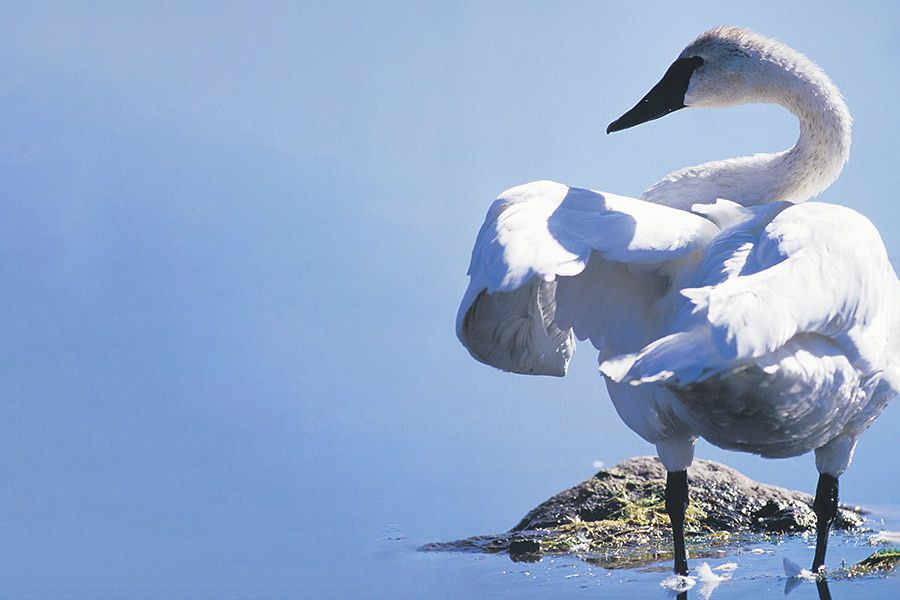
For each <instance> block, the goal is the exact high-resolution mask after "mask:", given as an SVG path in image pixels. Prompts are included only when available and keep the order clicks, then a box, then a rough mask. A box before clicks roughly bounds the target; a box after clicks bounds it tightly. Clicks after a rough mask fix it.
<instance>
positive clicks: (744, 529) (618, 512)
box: [421, 457, 865, 568]
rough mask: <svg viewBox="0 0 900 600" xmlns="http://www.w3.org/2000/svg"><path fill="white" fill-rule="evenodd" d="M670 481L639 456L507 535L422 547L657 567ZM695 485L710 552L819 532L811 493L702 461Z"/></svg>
mask: <svg viewBox="0 0 900 600" xmlns="http://www.w3.org/2000/svg"><path fill="white" fill-rule="evenodd" d="M665 483H666V470H665V468H664V467H663V466H662V464H661V463H660V462H659V460H658V459H656V458H651V457H637V458H631V459H628V460H626V461H623V462H621V463H619V464H618V465H616V466H615V467H611V468H609V469H604V470H602V471H600V472H599V473H597V474H596V475H594V476H593V477H591V478H590V479H588V480H587V481H584V482H582V483H580V484H578V485H576V486H575V487H572V488H569V489H568V490H565V491H563V492H560V493H559V494H556V495H555V496H553V497H552V498H550V499H549V500H547V501H545V502H543V503H541V504H540V505H539V506H537V507H536V508H534V509H533V510H531V511H530V512H529V513H528V514H527V515H525V517H524V518H523V519H522V520H521V521H519V523H518V524H517V525H516V526H515V527H513V528H512V529H511V530H510V531H509V532H507V533H504V534H499V535H485V536H477V537H473V538H468V539H465V540H457V541H455V542H442V543H433V544H427V545H425V546H423V547H422V548H421V549H422V550H456V551H469V552H471V551H476V552H491V553H495V552H508V553H509V554H510V557H511V558H513V560H529V561H531V560H540V556H541V555H542V554H564V553H569V552H577V553H581V554H585V553H594V554H597V555H598V556H599V558H594V559H592V560H593V561H595V562H597V563H598V564H602V565H603V566H606V567H610V568H617V567H628V566H636V565H639V564H650V563H652V562H655V561H658V560H659V559H660V558H661V557H665V556H666V555H667V554H668V553H669V552H670V551H671V531H670V523H669V517H668V515H667V514H666V512H665V499H664V497H665V496H664V495H665ZM688 484H689V486H690V504H689V506H688V510H687V514H686V520H685V532H686V534H687V536H688V538H689V543H690V539H692V538H693V539H699V538H701V537H703V538H704V539H705V543H704V547H706V548H710V547H714V546H717V545H718V546H722V545H727V544H729V543H734V540H736V539H738V538H741V537H742V536H752V535H756V536H757V537H758V536H762V535H773V534H786V533H800V532H805V531H810V532H814V531H815V524H816V516H815V513H814V512H813V510H812V503H813V496H812V495H810V494H806V493H803V492H796V491H792V490H787V489H785V488H780V487H777V486H773V485H767V484H764V483H759V482H757V481H753V480H752V479H750V478H748V477H746V476H744V475H742V474H741V473H739V472H738V471H736V470H734V469H732V468H730V467H726V466H725V465H721V464H718V463H714V462H710V461H705V460H699V459H697V460H694V463H693V465H692V466H691V468H690V469H688ZM864 523H865V517H863V516H862V511H861V509H859V508H858V507H850V506H847V505H841V508H840V510H839V515H838V518H837V519H836V520H835V523H834V525H833V527H834V528H835V529H843V530H851V529H858V528H860V527H862V526H863V524H864ZM598 553H599V554H598ZM601 555H602V556H601Z"/></svg>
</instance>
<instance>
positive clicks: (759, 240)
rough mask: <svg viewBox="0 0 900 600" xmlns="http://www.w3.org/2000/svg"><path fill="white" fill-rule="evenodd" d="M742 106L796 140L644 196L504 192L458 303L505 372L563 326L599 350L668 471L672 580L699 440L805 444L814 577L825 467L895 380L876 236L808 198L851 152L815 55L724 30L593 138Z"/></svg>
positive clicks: (555, 354) (551, 340)
mask: <svg viewBox="0 0 900 600" xmlns="http://www.w3.org/2000/svg"><path fill="white" fill-rule="evenodd" d="M750 102H766V103H778V104H781V105H782V106H784V107H786V108H787V109H788V110H790V111H791V112H792V113H793V114H794V115H796V116H797V118H798V119H799V121H800V137H799V139H798V141H797V143H796V145H794V147H792V148H791V149H789V150H786V151H784V152H781V153H777V154H757V155H755V156H749V157H744V158H737V159H730V160H723V161H717V162H710V163H706V164H702V165H699V166H696V167H690V168H686V169H682V170H680V171H677V172H675V173H672V174H670V175H668V176H667V177H665V178H664V179H663V180H662V181H660V182H658V183H656V184H655V185H653V186H652V187H650V188H649V189H648V190H647V191H646V192H645V193H644V194H643V196H642V198H641V199H639V200H638V199H634V198H626V197H622V196H617V195H615V194H608V193H603V192H595V191H590V190H584V189H576V188H570V187H567V186H565V185H562V184H559V183H554V182H550V181H538V182H534V183H530V184H526V185H523V186H519V187H515V188H512V189H510V190H508V191H506V192H504V193H503V194H501V195H500V197H499V198H498V199H497V200H496V201H495V202H494V203H493V205H492V206H491V207H490V209H489V211H488V214H487V218H486V220H485V222H484V225H483V226H482V227H481V230H480V231H479V233H478V237H477V239H476V242H475V248H474V250H473V251H472V261H471V265H470V267H469V275H470V283H469V287H468V290H467V291H466V294H465V297H464V298H463V301H462V305H461V306H460V309H459V314H458V317H457V335H458V337H459V339H460V340H461V341H462V343H463V344H464V345H465V347H466V348H467V349H468V350H469V352H470V353H471V354H472V356H474V357H475V358H476V359H478V360H480V361H482V362H485V363H487V364H489V365H492V366H494V367H497V368H500V369H503V370H506V371H513V372H516V373H528V374H545V375H560V376H561V375H564V374H565V372H566V368H567V365H568V361H569V358H570V357H571V356H572V352H573V351H574V348H575V341H574V338H575V337H578V338H579V339H582V340H584V339H589V340H590V341H591V343H592V344H593V345H594V347H596V348H597V349H598V350H599V352H600V363H601V365H600V369H601V371H602V373H603V375H604V376H605V379H606V385H607V389H608V390H609V395H610V397H611V399H612V402H613V404H614V405H615V408H616V410H617V412H618V413H619V415H620V416H621V418H622V420H623V421H624V422H625V423H626V424H627V425H628V426H629V427H630V428H631V429H633V430H634V431H635V432H636V433H638V434H639V435H640V436H641V437H643V438H644V439H646V440H648V441H649V442H651V443H653V444H655V445H656V449H657V453H658V455H659V458H660V460H661V461H662V463H663V464H664V465H665V467H666V469H667V471H668V478H667V482H666V509H667V511H668V513H669V515H670V516H671V519H672V528H673V534H674V543H675V571H676V572H677V573H680V574H686V573H687V560H686V555H685V550H684V533H683V523H684V511H685V508H686V506H687V502H688V490H687V475H686V469H687V467H688V466H689V465H690V464H691V461H692V459H693V452H694V443H695V441H696V439H697V437H698V436H703V437H704V438H705V439H707V440H709V441H710V442H712V443H713V444H716V445H718V446H721V447H723V448H729V449H734V450H741V451H745V452H753V453H757V454H760V455H762V456H766V457H787V456H795V455H799V454H802V453H805V452H808V451H810V450H814V451H815V454H816V467H817V468H818V471H819V473H820V475H819V484H818V488H817V490H816V499H815V503H814V510H815V512H816V515H817V517H818V525H817V542H816V551H815V557H814V559H813V565H812V566H813V571H816V570H818V569H819V568H821V567H823V565H824V558H825V549H826V546H827V539H828V531H829V528H830V525H831V522H832V521H833V520H834V518H835V516H836V514H837V481H838V477H839V476H840V475H841V474H842V473H843V472H844V471H845V470H846V469H847V467H848V465H849V464H850V460H851V457H852V454H853V449H854V447H855V445H856V441H857V439H858V438H859V436H860V435H861V434H862V432H863V431H864V430H865V429H866V428H867V427H868V426H869V425H870V424H871V423H872V422H873V421H874V419H875V418H876V417H878V415H879V414H880V413H881V411H882V410H883V409H884V407H885V406H886V404H887V402H888V401H889V400H890V399H891V398H892V397H893V396H894V395H895V394H896V393H897V391H898V389H900V363H898V361H900V303H898V301H900V282H898V280H897V277H896V275H895V273H894V270H893V268H892V267H891V264H890V262H889V260H888V257H887V253H886V251H885V249H884V246H883V244H882V242H881V239H880V237H879V235H878V232H877V231H876V229H875V227H874V226H873V225H872V224H871V223H870V222H869V221H868V220H867V219H866V218H865V217H863V216H861V215H860V214H858V213H856V212H854V211H852V210H850V209H848V208H843V207H841V206H835V205H829V204H822V203H816V202H805V201H806V200H807V199H809V198H810V197H812V196H815V195H817V194H818V193H820V192H821V191H822V190H824V189H825V188H827V187H828V186H829V185H830V184H831V182H832V181H834V179H835V178H836V177H837V176H838V174H839V173H840V171H841V168H842V167H843V164H844V162H845V161H846V160H847V156H848V153H849V147H850V114H849V112H848V110H847V107H846V105H845V104H844V101H843V99H842V98H841V95H840V93H839V92H838V90H837V88H836V87H835V86H834V84H833V83H832V82H831V80H830V79H829V78H828V77H827V76H826V75H825V73H824V72H822V70H821V69H819V67H817V66H816V65H815V64H813V63H812V62H811V61H810V60H808V59H807V58H806V57H804V56H803V55H801V54H799V53H798V52H796V51H794V50H792V49H790V48H788V47H786V46H784V45H783V44H780V43H778V42H775V41H773V40H770V39H766V38H764V37H762V36H760V35H758V34H755V33H752V32H750V31H747V30H744V29H737V28H731V27H719V28H716V29H713V30H711V31H709V32H707V33H704V34H703V35H701V36H700V37H698V38H697V39H696V40H694V41H693V42H692V43H691V44H690V45H688V46H687V47H686V48H685V49H684V51H683V52H682V53H681V55H680V56H679V57H678V59H677V60H676V61H675V62H674V63H673V64H672V65H671V67H669V69H668V71H667V72H666V73H665V75H664V77H663V78H662V79H661V80H660V82H659V83H658V84H657V85H656V86H655V87H654V88H653V89H651V90H650V92H649V93H648V94H647V95H646V96H645V97H644V98H643V99H642V100H641V101H640V102H639V103H638V104H637V105H636V106H635V107H634V108H632V109H631V110H630V111H628V112H627V113H625V114H624V115H623V116H622V117H621V118H619V119H618V120H616V121H615V122H613V123H612V124H610V126H609V129H608V130H607V132H608V133H609V132H612V131H618V130H621V129H626V128H628V127H631V126H633V125H638V124H640V123H643V122H645V121H649V120H651V119H656V118H659V117H662V116H664V115H666V114H668V113H670V112H673V111H676V110H679V109H681V108H685V107H727V106H734V105H738V104H743V103H750Z"/></svg>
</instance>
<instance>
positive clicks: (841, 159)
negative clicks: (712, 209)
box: [642, 55, 851, 210]
mask: <svg viewBox="0 0 900 600" xmlns="http://www.w3.org/2000/svg"><path fill="white" fill-rule="evenodd" d="M790 58H791V60H790V61H788V60H785V59H780V60H777V59H776V58H773V57H768V58H767V59H763V62H764V65H765V66H764V67H763V68H761V69H760V71H759V72H758V73H757V75H758V77H757V78H756V85H755V86H754V85H753V84H751V85H750V88H751V89H750V90H748V91H749V93H748V94H747V96H746V99H745V102H762V103H777V104H781V105H782V106H784V107H785V108H787V109H788V110H789V111H791V112H792V113H793V114H794V115H795V116H796V117H797V119H798V120H799V122H800V136H799V138H798V139H797V143H796V144H795V145H794V146H793V147H792V148H790V149H789V150H785V151H784V152H780V153H777V154H756V155H754V156H745V157H742V158H732V159H727V160H721V161H714V162H709V163H704V164H702V165H698V166H696V167H688V168H685V169H681V170H680V171H676V172H674V173H671V174H669V175H667V176H666V177H665V178H663V179H662V180H661V181H659V182H658V183H656V184H655V185H653V186H652V187H651V188H650V189H648V190H647V191H646V192H644V194H643V196H642V198H643V199H644V200H647V201H649V202H655V203H659V204H665V205H667V206H673V207H676V208H681V209H684V210H690V209H691V206H693V205H695V204H714V203H715V202H716V200H717V199H719V198H724V199H726V200H731V201H732V202H736V203H738V204H740V205H743V206H757V205H760V204H767V203H771V202H780V201H788V202H793V203H798V202H803V201H805V200H808V199H809V198H812V197H814V196H817V195H818V194H820V193H821V192H822V191H823V190H825V189H826V188H827V187H828V186H829V185H831V184H832V182H834V180H835V179H836V178H837V176H838V175H839V174H840V172H841V170H842V169H843V166H844V163H845V162H846V161H847V158H848V156H849V153H850V125H851V119H850V112H849V110H848V109H847V105H846V104H845V103H844V100H843V98H842V97H841V94H840V92H839V91H838V89H837V87H836V86H835V85H834V84H833V83H832V82H831V80H830V79H828V76H827V75H825V73H824V72H822V70H821V69H819V68H818V67H817V66H816V65H815V64H813V63H812V62H810V61H809V60H808V59H805V58H804V57H802V56H799V55H797V56H796V57H790Z"/></svg>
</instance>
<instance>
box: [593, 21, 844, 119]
mask: <svg viewBox="0 0 900 600" xmlns="http://www.w3.org/2000/svg"><path fill="white" fill-rule="evenodd" d="M801 73H806V74H809V75H818V74H821V77H825V75H824V73H822V72H821V70H820V69H819V68H818V67H816V66H815V65H814V64H813V63H812V62H811V61H809V60H808V59H807V58H806V57H804V56H803V55H802V54H800V53H799V52H796V51H794V50H791V49H790V48H788V47H787V46H784V45H783V44H780V43H778V42H776V41H774V40H770V39H768V38H765V37H763V36H761V35H759V34H756V33H753V32H752V31H749V30H747V29H739V28H736V27H717V28H715V29H712V30H710V31H707V32H706V33H704V34H702V35H701V36H700V37H698V38H697V39H696V40H694V41H693V42H691V43H690V44H689V45H688V46H687V47H686V48H685V49H684V50H683V51H682V52H681V54H680V55H679V57H678V59H677V60H676V61H675V62H674V63H672V65H671V66H670V67H669V69H668V71H666V74H665V75H664V76H663V78H662V79H661V80H660V81H659V83H657V84H656V85H655V86H654V87H653V89H651V90H650V91H649V92H648V93H647V95H646V96H644V98H642V99H641V101H640V102H638V103H637V104H636V105H635V106H634V108H632V109H631V110H629V111H628V112H627V113H625V114H624V115H622V116H621V117H620V118H619V119H617V120H616V121H613V122H612V123H610V125H609V127H608V128H607V130H606V132H607V133H612V132H613V131H620V130H622V129H627V128H629V127H633V126H635V125H639V124H641V123H645V122H647V121H652V120H653V119H658V118H660V117H664V116H665V115H667V114H669V113H671V112H674V111H676V110H679V109H682V108H693V107H697V108H724V107H728V106H735V105H737V104H746V103H748V102H781V103H785V102H784V101H785V99H786V98H787V96H789V91H790V90H789V89H785V88H789V87H790V86H791V79H796V78H797V77H798V74H801ZM825 79H827V77H825ZM785 92H788V93H785Z"/></svg>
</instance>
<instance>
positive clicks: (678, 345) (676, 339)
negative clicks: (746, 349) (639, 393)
mask: <svg viewBox="0 0 900 600" xmlns="http://www.w3.org/2000/svg"><path fill="white" fill-rule="evenodd" d="M724 367H725V364H724V361H723V359H722V357H721V356H720V355H719V354H718V352H716V349H715V346H714V345H713V343H712V340H711V339H710V333H709V330H708V329H707V328H699V329H693V330H690V331H685V332H681V333H674V334H672V335H669V336H666V337H664V338H661V339H659V340H657V341H655V342H653V343H652V344H650V345H648V346H647V347H645V348H644V349H643V350H642V351H641V352H639V353H637V354H621V355H619V356H614V357H612V358H610V359H608V360H606V361H604V362H603V363H602V364H601V365H600V371H601V372H602V373H603V374H604V375H606V376H607V377H609V378H610V379H611V380H613V381H615V382H616V383H622V382H626V381H627V382H629V383H631V385H641V384H644V383H661V382H666V383H674V384H678V385H682V384H686V383H690V382H693V381H702V380H704V379H706V378H707V377H710V376H711V375H713V374H715V373H717V372H719V371H720V370H721V369H722V368H724Z"/></svg>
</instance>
